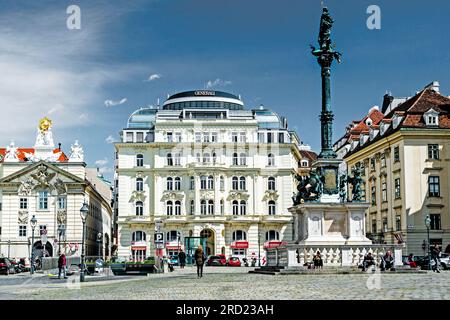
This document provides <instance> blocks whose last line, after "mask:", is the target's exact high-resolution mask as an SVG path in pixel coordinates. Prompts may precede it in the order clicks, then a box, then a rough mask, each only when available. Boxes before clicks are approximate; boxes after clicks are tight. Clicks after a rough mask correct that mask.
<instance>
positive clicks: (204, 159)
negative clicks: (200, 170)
mask: <svg viewBox="0 0 450 320" xmlns="http://www.w3.org/2000/svg"><path fill="white" fill-rule="evenodd" d="M210 161H211V160H210V156H209V153H204V154H203V163H209V162H210Z"/></svg>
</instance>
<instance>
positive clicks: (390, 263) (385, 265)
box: [380, 250, 395, 271]
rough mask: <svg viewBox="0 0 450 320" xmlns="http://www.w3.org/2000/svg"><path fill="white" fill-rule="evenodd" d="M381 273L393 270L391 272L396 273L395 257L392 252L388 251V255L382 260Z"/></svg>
mask: <svg viewBox="0 0 450 320" xmlns="http://www.w3.org/2000/svg"><path fill="white" fill-rule="evenodd" d="M380 268H381V271H385V270H386V269H391V271H394V270H395V268H394V256H393V255H392V252H391V251H390V250H388V251H387V252H386V254H385V255H384V256H383V257H382V258H381V263H380Z"/></svg>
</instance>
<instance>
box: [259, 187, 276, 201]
mask: <svg viewBox="0 0 450 320" xmlns="http://www.w3.org/2000/svg"><path fill="white" fill-rule="evenodd" d="M278 197H279V195H278V192H277V191H276V190H266V192H265V193H264V197H263V201H270V200H273V201H277V199H278Z"/></svg>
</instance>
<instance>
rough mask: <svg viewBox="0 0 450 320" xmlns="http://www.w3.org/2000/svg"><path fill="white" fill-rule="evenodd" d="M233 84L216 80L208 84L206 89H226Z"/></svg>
mask: <svg viewBox="0 0 450 320" xmlns="http://www.w3.org/2000/svg"><path fill="white" fill-rule="evenodd" d="M231 83H232V82H231V81H229V80H222V79H219V78H217V79H216V80H209V81H208V82H207V83H206V88H207V89H211V88H213V87H224V86H228V85H230V84H231Z"/></svg>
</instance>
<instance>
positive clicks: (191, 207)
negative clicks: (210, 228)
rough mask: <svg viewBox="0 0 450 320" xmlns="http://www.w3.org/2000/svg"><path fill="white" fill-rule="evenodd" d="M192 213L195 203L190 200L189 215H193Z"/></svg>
mask: <svg viewBox="0 0 450 320" xmlns="http://www.w3.org/2000/svg"><path fill="white" fill-rule="evenodd" d="M194 212H195V202H194V200H191V205H190V209H189V213H190V214H191V215H193V214H194Z"/></svg>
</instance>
